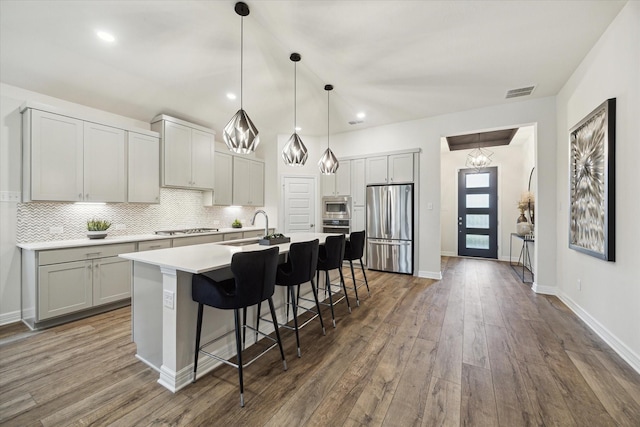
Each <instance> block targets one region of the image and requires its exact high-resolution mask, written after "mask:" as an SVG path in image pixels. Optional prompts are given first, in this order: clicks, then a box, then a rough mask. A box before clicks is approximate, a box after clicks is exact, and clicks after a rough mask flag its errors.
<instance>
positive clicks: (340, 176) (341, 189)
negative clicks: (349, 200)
mask: <svg viewBox="0 0 640 427" xmlns="http://www.w3.org/2000/svg"><path fill="white" fill-rule="evenodd" d="M350 195H351V160H343V161H341V162H340V166H339V167H338V170H337V171H336V196H350Z"/></svg>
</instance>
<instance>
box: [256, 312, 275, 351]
mask: <svg viewBox="0 0 640 427" xmlns="http://www.w3.org/2000/svg"><path fill="white" fill-rule="evenodd" d="M261 308H262V302H259V303H258V315H257V316H256V331H255V341H254V343H256V342H258V331H259V330H260V329H258V326H260V309H261ZM276 326H277V325H276Z"/></svg>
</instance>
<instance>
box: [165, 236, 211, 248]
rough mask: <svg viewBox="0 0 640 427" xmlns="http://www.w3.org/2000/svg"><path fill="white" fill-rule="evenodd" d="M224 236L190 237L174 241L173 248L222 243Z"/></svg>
mask: <svg viewBox="0 0 640 427" xmlns="http://www.w3.org/2000/svg"><path fill="white" fill-rule="evenodd" d="M221 241H222V234H209V235H206V236H189V237H181V238H179V239H173V247H174V248H176V247H178V246H191V245H201V244H203V243H213V242H221Z"/></svg>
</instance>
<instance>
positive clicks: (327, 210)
mask: <svg viewBox="0 0 640 427" xmlns="http://www.w3.org/2000/svg"><path fill="white" fill-rule="evenodd" d="M322 219H323V220H324V219H347V220H349V219H351V197H350V196H340V197H327V196H325V197H323V198H322Z"/></svg>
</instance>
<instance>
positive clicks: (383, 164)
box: [366, 156, 387, 184]
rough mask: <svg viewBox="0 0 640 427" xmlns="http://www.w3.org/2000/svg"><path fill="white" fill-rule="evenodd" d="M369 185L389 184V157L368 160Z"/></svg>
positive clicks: (369, 158)
mask: <svg viewBox="0 0 640 427" xmlns="http://www.w3.org/2000/svg"><path fill="white" fill-rule="evenodd" d="M366 169H367V184H386V183H387V156H378V157H368V158H367V168H366Z"/></svg>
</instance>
